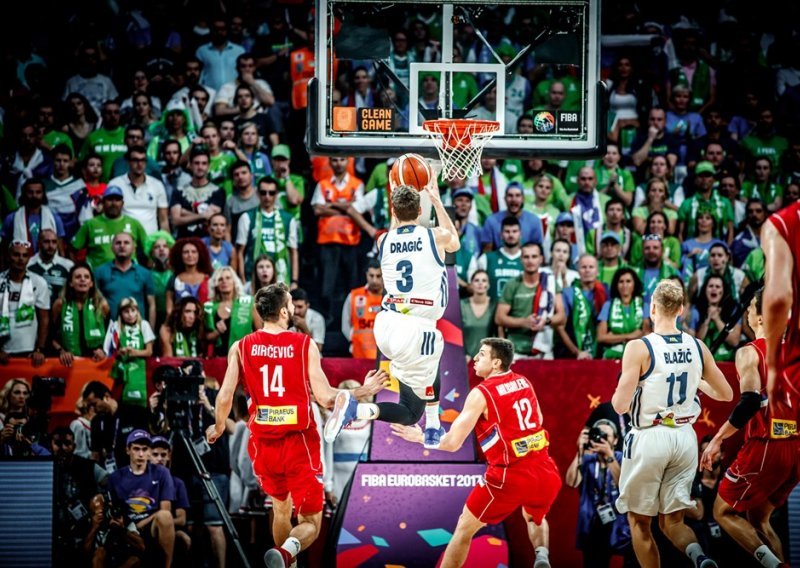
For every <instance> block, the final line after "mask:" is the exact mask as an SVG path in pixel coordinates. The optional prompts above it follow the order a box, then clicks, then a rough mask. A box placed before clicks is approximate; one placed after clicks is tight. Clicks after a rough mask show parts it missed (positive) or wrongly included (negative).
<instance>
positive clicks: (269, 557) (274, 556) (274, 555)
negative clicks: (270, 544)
mask: <svg viewBox="0 0 800 568" xmlns="http://www.w3.org/2000/svg"><path fill="white" fill-rule="evenodd" d="M264 566H266V567H267V568H286V563H285V562H284V561H283V556H281V553H280V552H278V551H277V550H275V549H274V548H271V549H269V550H267V552H266V554H264Z"/></svg>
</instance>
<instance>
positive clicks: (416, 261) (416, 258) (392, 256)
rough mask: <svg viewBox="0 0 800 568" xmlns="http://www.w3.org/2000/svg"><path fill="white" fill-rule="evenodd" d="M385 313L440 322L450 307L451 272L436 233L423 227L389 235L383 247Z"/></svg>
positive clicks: (415, 227)
mask: <svg viewBox="0 0 800 568" xmlns="http://www.w3.org/2000/svg"><path fill="white" fill-rule="evenodd" d="M380 259H381V272H382V273H383V287H384V288H385V289H386V295H385V296H384V297H383V309H385V310H392V311H395V312H399V313H401V314H410V315H414V316H417V317H421V318H426V319H431V320H438V319H439V318H441V317H442V315H443V314H444V309H445V307H446V306H447V271H446V270H445V267H444V261H443V260H442V259H441V258H439V252H438V251H437V250H436V241H435V239H434V236H433V232H432V231H431V230H430V229H426V228H425V227H420V226H419V225H405V226H402V227H399V228H397V229H393V230H391V231H389V232H388V233H387V234H386V236H385V237H384V238H383V241H381V246H380Z"/></svg>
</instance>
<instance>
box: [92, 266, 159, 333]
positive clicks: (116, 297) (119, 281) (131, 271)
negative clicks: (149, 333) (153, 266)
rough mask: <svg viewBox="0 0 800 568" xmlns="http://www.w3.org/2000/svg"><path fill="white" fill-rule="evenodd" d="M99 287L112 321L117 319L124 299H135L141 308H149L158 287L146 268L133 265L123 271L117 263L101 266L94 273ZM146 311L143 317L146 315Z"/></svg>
mask: <svg viewBox="0 0 800 568" xmlns="http://www.w3.org/2000/svg"><path fill="white" fill-rule="evenodd" d="M94 279H95V282H96V283H97V287H98V288H99V289H100V292H101V293H102V294H103V296H104V297H105V299H106V300H108V305H109V307H110V308H111V319H116V318H117V315H118V311H117V308H118V307H119V303H120V302H121V301H122V299H123V298H127V297H133V298H135V299H136V302H137V303H138V304H139V306H147V305H148V303H147V301H148V299H149V298H153V299H155V294H156V287H155V282H154V281H153V274H152V273H151V272H150V271H149V270H148V269H146V268H145V267H144V266H142V265H140V264H136V263H131V264H130V265H129V266H128V267H127V269H125V270H123V269H121V268H120V267H119V266H118V265H117V261H111V262H107V263H105V264H102V265H100V266H99V267H98V268H97V270H95V271H94ZM144 313H145V312H144V310H143V311H142V315H144Z"/></svg>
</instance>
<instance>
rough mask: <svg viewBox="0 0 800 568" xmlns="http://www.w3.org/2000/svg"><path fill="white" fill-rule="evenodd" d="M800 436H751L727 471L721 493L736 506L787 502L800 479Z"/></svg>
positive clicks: (721, 485) (728, 501)
mask: <svg viewBox="0 0 800 568" xmlns="http://www.w3.org/2000/svg"><path fill="white" fill-rule="evenodd" d="M799 462H800V439H792V440H762V439H751V440H747V441H746V442H745V444H744V446H742V449H741V450H739V453H738V454H737V455H736V460H735V461H734V462H733V463H732V464H731V466H730V467H729V468H728V471H726V472H725V475H724V477H723V478H722V481H721V482H720V484H719V490H718V495H719V496H720V497H721V498H722V499H723V500H724V501H725V502H726V503H727V504H728V505H730V506H731V507H733V509H734V510H736V511H738V512H743V511H749V510H750V509H753V508H754V507H758V506H759V505H761V504H763V503H765V502H767V501H769V502H770V503H771V504H772V505H774V506H775V507H780V506H781V505H783V503H785V502H786V499H787V498H788V497H789V494H790V493H791V492H792V489H794V487H795V485H797V483H798V481H800V463H799Z"/></svg>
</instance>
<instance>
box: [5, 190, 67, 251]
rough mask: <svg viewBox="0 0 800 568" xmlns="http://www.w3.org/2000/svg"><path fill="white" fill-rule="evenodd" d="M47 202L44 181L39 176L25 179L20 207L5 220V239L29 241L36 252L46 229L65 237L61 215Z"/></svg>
mask: <svg viewBox="0 0 800 568" xmlns="http://www.w3.org/2000/svg"><path fill="white" fill-rule="evenodd" d="M46 202H47V198H46V196H45V190H44V182H42V180H40V179H39V178H30V179H28V180H25V182H24V183H23V184H22V196H21V198H20V200H19V204H20V208H19V209H17V210H16V211H15V212H14V213H9V214H8V215H7V216H6V218H5V221H4V222H3V233H2V237H3V240H4V241H12V240H18V241H29V242H30V243H31V244H33V252H34V253H35V252H37V251H38V243H39V234H40V233H41V231H43V230H44V229H51V230H53V231H55V232H56V235H57V236H58V237H59V238H63V237H64V224H63V222H62V221H61V216H60V215H59V214H58V213H57V212H55V211H53V210H52V209H51V208H50V207H49V206H47V205H45V203H46Z"/></svg>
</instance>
